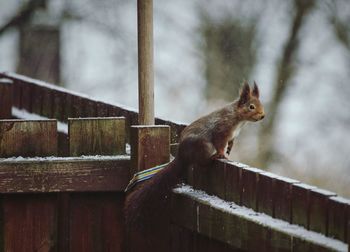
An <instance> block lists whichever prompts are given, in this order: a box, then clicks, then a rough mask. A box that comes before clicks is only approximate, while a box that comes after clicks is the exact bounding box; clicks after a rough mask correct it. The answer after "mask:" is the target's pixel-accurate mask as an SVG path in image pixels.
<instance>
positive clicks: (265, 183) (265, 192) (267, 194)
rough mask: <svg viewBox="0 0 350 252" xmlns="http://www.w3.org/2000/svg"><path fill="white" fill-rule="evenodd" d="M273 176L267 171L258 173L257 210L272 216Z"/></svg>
mask: <svg viewBox="0 0 350 252" xmlns="http://www.w3.org/2000/svg"><path fill="white" fill-rule="evenodd" d="M275 178H276V175H275V174H272V173H269V172H264V173H261V174H259V182H258V189H257V190H258V211H259V212H261V213H265V214H267V215H269V216H273V208H274V191H275V190H274V185H275Z"/></svg>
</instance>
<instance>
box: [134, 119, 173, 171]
mask: <svg viewBox="0 0 350 252" xmlns="http://www.w3.org/2000/svg"><path fill="white" fill-rule="evenodd" d="M130 141H131V174H134V173H135V172H137V171H142V170H145V169H148V168H151V167H154V166H156V165H160V164H164V163H167V162H169V158H170V154H169V153H170V128H169V126H162V125H159V126H132V127H131V135H130Z"/></svg>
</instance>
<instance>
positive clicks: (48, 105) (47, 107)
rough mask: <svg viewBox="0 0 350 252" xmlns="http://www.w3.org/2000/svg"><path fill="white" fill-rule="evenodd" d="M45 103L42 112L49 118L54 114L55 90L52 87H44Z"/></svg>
mask: <svg viewBox="0 0 350 252" xmlns="http://www.w3.org/2000/svg"><path fill="white" fill-rule="evenodd" d="M42 96H43V98H42V99H43V103H42V107H41V109H42V111H41V114H42V115H43V116H45V117H47V118H52V115H53V92H52V91H51V90H50V89H47V88H45V89H42Z"/></svg>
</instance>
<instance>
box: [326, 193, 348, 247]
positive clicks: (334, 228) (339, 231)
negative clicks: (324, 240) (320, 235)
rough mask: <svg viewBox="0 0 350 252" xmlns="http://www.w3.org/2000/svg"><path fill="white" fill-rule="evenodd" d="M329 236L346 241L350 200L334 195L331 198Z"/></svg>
mask: <svg viewBox="0 0 350 252" xmlns="http://www.w3.org/2000/svg"><path fill="white" fill-rule="evenodd" d="M328 209H329V210H328V234H327V235H328V236H330V237H333V238H336V239H338V240H341V241H344V242H346V239H347V237H346V235H347V234H346V229H347V222H348V219H349V217H350V216H348V212H349V210H350V200H348V199H345V198H342V197H339V196H334V197H330V198H329V208H328Z"/></svg>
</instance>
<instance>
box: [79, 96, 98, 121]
mask: <svg viewBox="0 0 350 252" xmlns="http://www.w3.org/2000/svg"><path fill="white" fill-rule="evenodd" d="M82 104H83V105H82V107H83V112H82V117H96V116H97V108H96V102H94V101H92V100H90V99H82Z"/></svg>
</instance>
